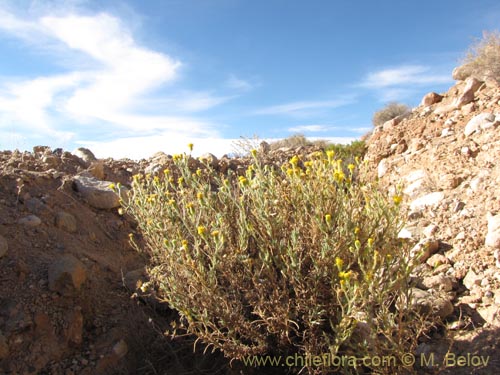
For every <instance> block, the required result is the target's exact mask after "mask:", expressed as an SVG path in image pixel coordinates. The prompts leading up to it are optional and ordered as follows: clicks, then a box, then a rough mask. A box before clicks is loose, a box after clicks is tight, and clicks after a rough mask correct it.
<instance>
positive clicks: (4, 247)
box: [0, 236, 9, 258]
mask: <svg viewBox="0 0 500 375" xmlns="http://www.w3.org/2000/svg"><path fill="white" fill-rule="evenodd" d="M8 250H9V243H8V242H7V240H6V239H5V237H3V236H0V258H2V257H4V256H5V254H7V251H8Z"/></svg>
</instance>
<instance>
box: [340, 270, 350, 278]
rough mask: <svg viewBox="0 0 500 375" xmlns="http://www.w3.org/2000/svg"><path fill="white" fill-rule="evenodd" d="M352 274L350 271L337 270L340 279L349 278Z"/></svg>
mask: <svg viewBox="0 0 500 375" xmlns="http://www.w3.org/2000/svg"><path fill="white" fill-rule="evenodd" d="M351 276H352V271H347V272H342V271H340V272H339V278H340V279H341V280H349V279H350V278H351Z"/></svg>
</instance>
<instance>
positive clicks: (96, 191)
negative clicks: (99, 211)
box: [73, 175, 126, 209]
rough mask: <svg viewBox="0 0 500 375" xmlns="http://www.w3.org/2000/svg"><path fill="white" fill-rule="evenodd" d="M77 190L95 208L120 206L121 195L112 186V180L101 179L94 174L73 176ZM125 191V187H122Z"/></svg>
mask: <svg viewBox="0 0 500 375" xmlns="http://www.w3.org/2000/svg"><path fill="white" fill-rule="evenodd" d="M73 182H74V185H75V187H76V190H77V191H78V192H80V194H81V195H82V197H83V198H84V199H85V200H86V201H87V203H88V204H90V205H91V206H92V207H95V208H103V209H109V208H115V207H119V206H120V197H119V196H118V194H116V193H115V192H114V191H113V190H112V189H111V188H110V185H111V182H110V181H100V180H98V179H96V178H95V177H93V176H88V175H78V176H75V177H74V178H73ZM122 190H123V193H124V192H125V190H126V189H125V188H122Z"/></svg>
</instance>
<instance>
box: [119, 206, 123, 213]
mask: <svg viewBox="0 0 500 375" xmlns="http://www.w3.org/2000/svg"><path fill="white" fill-rule="evenodd" d="M118 215H123V208H121V207H120V208H119V209H118Z"/></svg>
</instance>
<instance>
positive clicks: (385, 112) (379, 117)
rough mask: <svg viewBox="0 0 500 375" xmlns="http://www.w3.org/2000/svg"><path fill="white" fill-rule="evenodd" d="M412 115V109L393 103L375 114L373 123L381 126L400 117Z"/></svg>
mask: <svg viewBox="0 0 500 375" xmlns="http://www.w3.org/2000/svg"><path fill="white" fill-rule="evenodd" d="M410 113H411V108H410V107H408V106H407V105H406V104H401V103H397V102H391V103H389V104H387V105H386V106H385V107H384V108H382V109H381V110H379V111H377V112H375V114H374V115H373V118H372V123H373V125H374V126H379V125H382V124H384V123H385V122H387V121H389V120H392V119H393V118H396V117H398V116H408V115H409V114H410Z"/></svg>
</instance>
